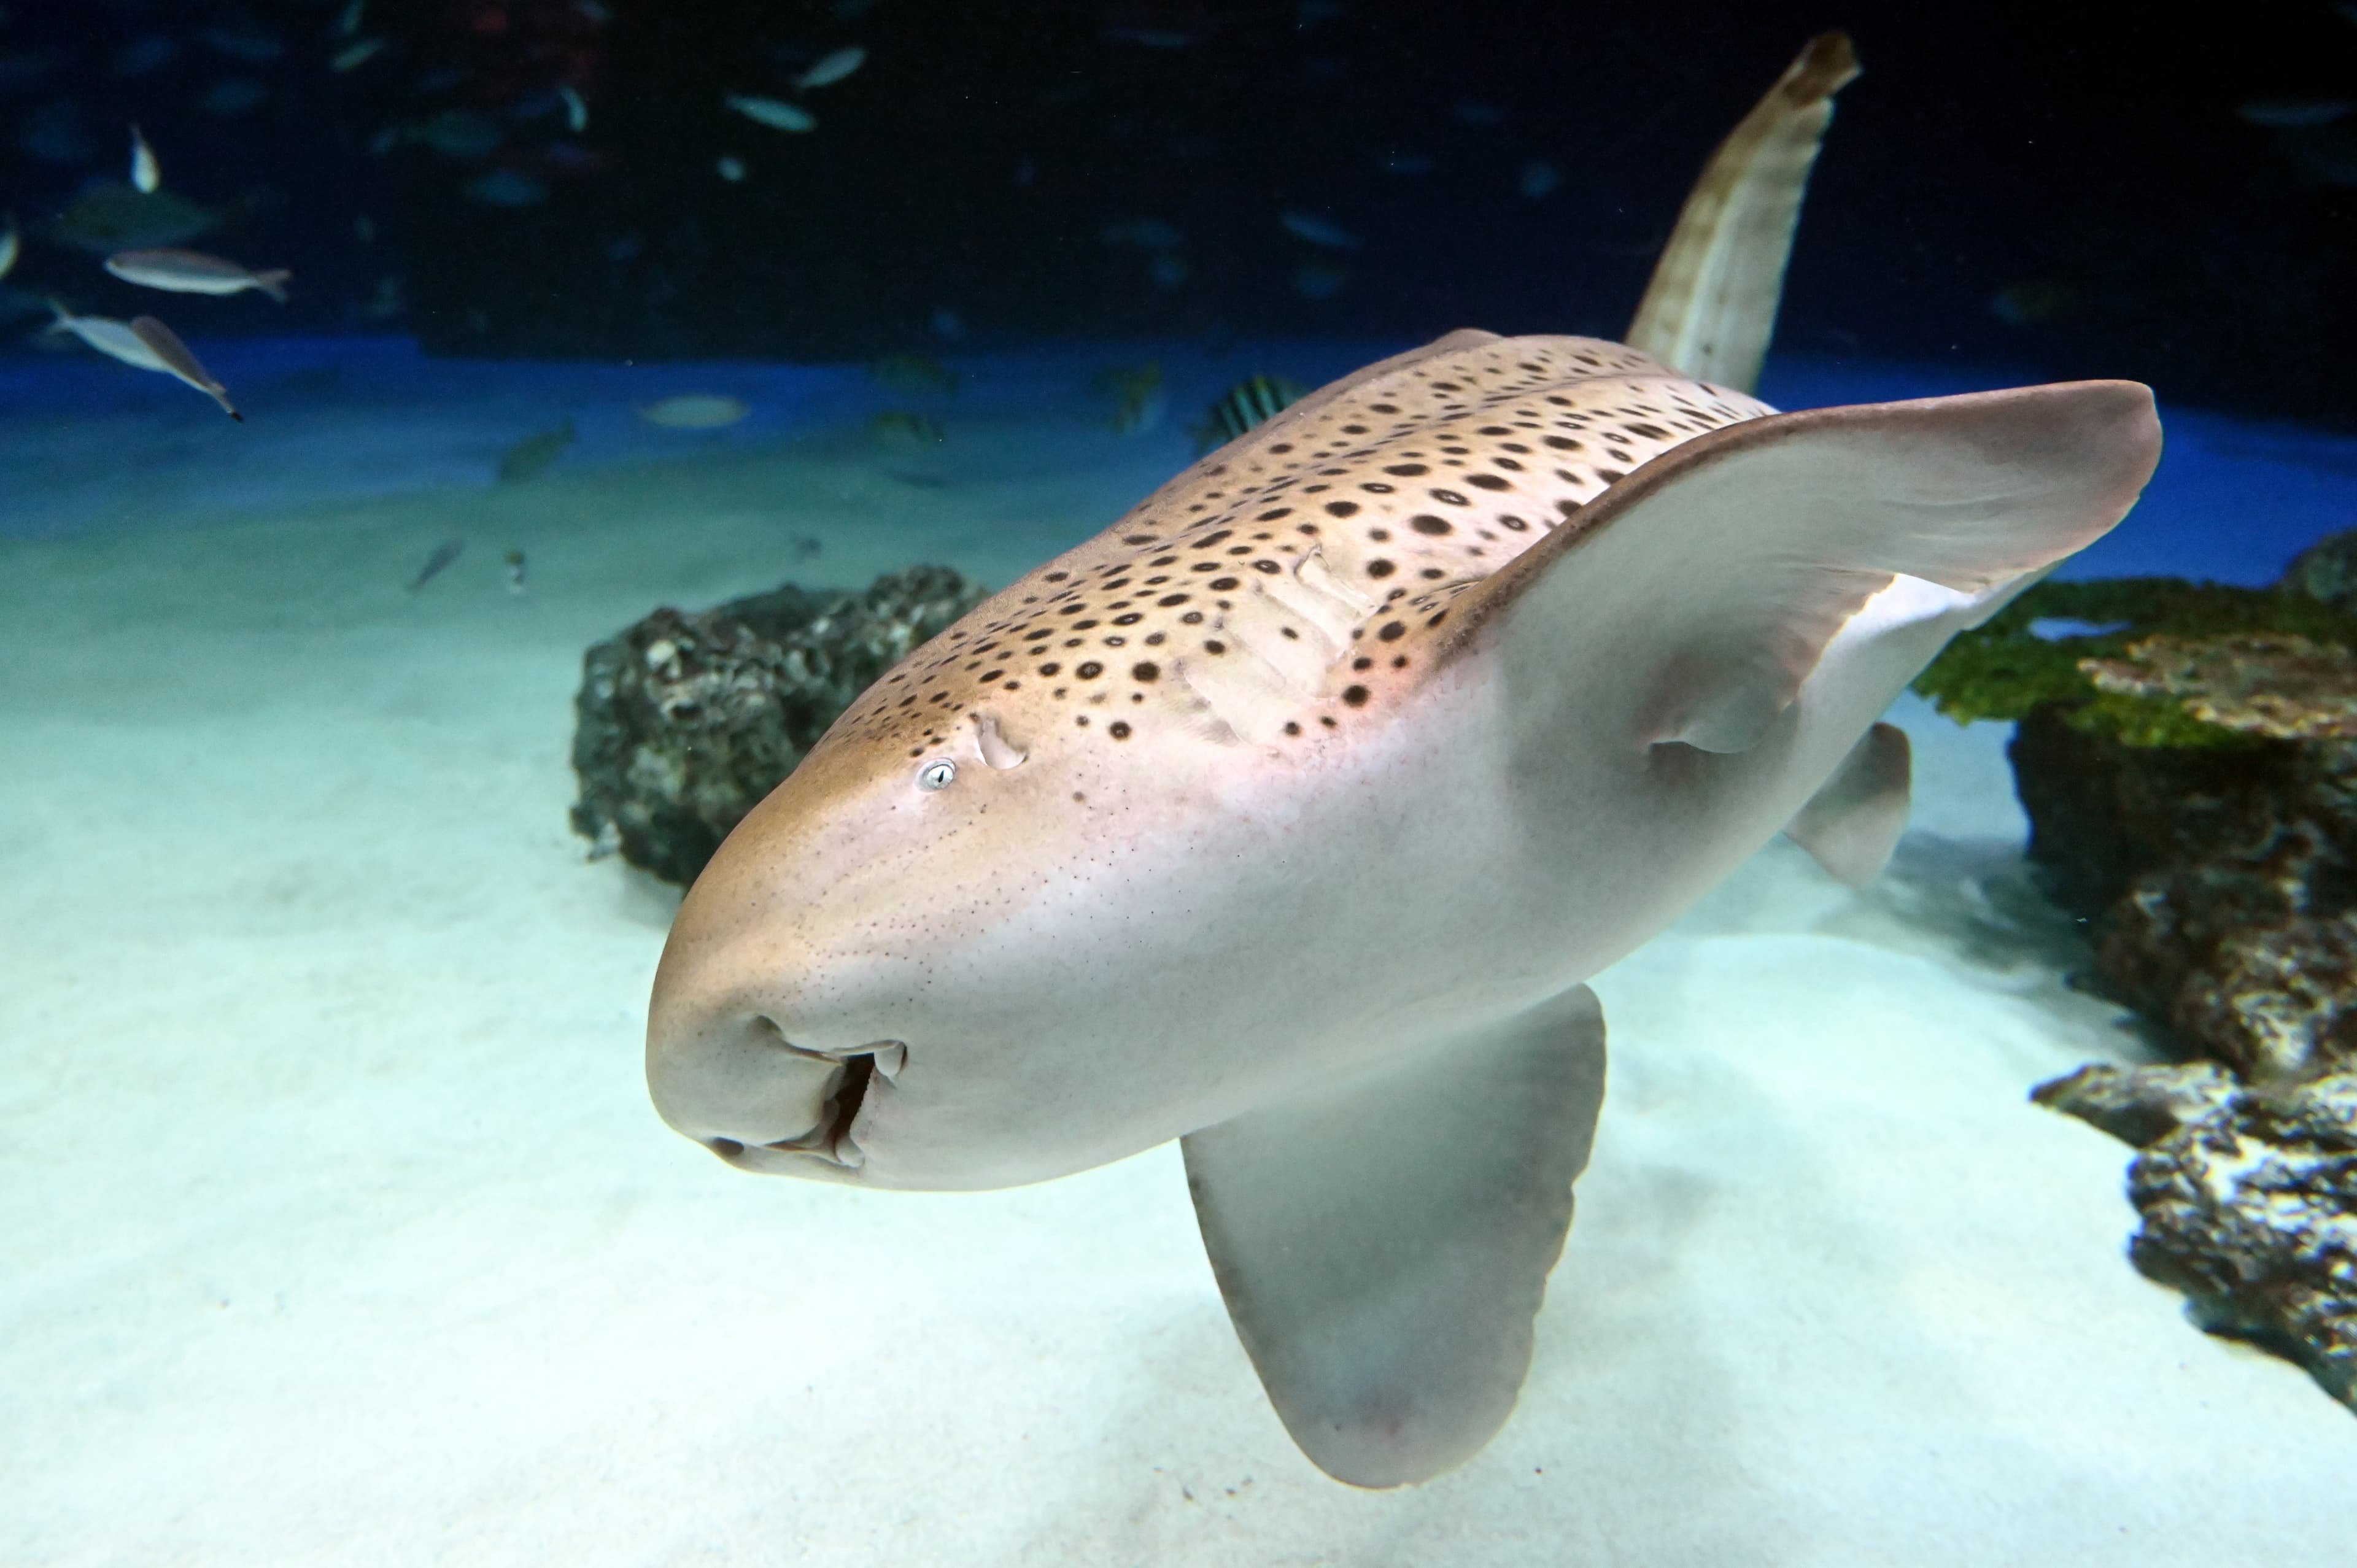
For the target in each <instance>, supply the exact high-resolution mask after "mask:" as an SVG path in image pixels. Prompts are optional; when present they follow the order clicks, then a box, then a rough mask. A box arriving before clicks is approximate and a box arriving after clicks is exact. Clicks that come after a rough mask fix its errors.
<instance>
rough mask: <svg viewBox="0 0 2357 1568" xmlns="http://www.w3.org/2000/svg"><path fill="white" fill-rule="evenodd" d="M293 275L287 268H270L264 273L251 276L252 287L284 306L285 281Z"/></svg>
mask: <svg viewBox="0 0 2357 1568" xmlns="http://www.w3.org/2000/svg"><path fill="white" fill-rule="evenodd" d="M294 275H295V274H294V272H293V271H292V270H291V269H289V268H286V267H272V268H270V269H269V270H268V271H266V272H259V273H256V274H253V286H254V287H256V288H258V289H260V290H261V291H262V292H263V293H264V294H266V295H269V296H270V297H271V298H273V299H274V300H276V301H277V302H278V303H279V304H281V305H284V304H285V303H286V280H287V279H288V278H291V277H293V276H294Z"/></svg>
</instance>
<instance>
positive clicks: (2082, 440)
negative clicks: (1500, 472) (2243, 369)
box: [1436, 381, 2160, 758]
mask: <svg viewBox="0 0 2357 1568" xmlns="http://www.w3.org/2000/svg"><path fill="white" fill-rule="evenodd" d="M2159 456H2160V424H2159V421H2158V418H2156V417H2155V415H2154V413H2153V405H2152V392H2151V391H2150V390H2149V389H2148V388H2146V387H2143V386H2139V385H2137V384H2136V383H2135V382H2133V381H2075V382H2064V383H2061V384H2058V385H2053V386H2040V387H2017V388H2013V389H2011V390H2009V391H2006V392H1972V393H1967V394H1965V395H1963V396H1960V397H1939V398H1923V399H1920V400H1916V401H1912V402H1908V403H1868V404H1862V405H1859V406H1856V407H1848V408H1824V409H1811V410H1809V411H1807V412H1805V413H1780V414H1770V415H1768V416H1767V417H1765V418H1760V419H1753V420H1748V421H1746V422H1744V423H1742V424H1735V425H1730V426H1727V427H1725V428H1723V429H1720V430H1717V431H1714V432H1712V433H1710V434H1708V435H1699V436H1696V437H1695V438H1694V439H1693V440H1691V441H1688V442H1685V443H1684V445H1682V446H1676V447H1674V448H1672V449H1671V450H1670V451H1668V452H1665V453H1663V455H1662V456H1659V457H1656V458H1654V459H1653V460H1652V461H1651V462H1649V463H1646V464H1645V465H1644V466H1643V467H1640V468H1639V469H1637V471H1636V472H1634V473H1632V474H1631V475H1629V476H1628V477H1627V478H1623V479H1620V480H1617V481H1615V482H1614V483H1613V484H1612V485H1611V486H1610V487H1609V489H1606V490H1605V492H1604V493H1603V494H1602V495H1601V496H1598V498H1597V499H1595V500H1594V501H1592V502H1591V503H1589V505H1588V506H1587V508H1586V509H1585V510H1583V511H1582V512H1581V513H1580V514H1579V517H1578V520H1577V521H1578V526H1577V527H1565V528H1560V529H1557V530H1556V531H1555V532H1554V533H1552V534H1550V535H1548V536H1547V537H1546V538H1544V539H1542V540H1540V541H1539V542H1537V543H1535V544H1534V545H1532V546H1531V548H1530V549H1528V550H1526V551H1524V552H1523V553H1522V554H1521V555H1519V556H1516V557H1515V558H1514V559H1513V560H1512V561H1511V562H1509V563H1507V564H1505V565H1504V566H1502V567H1501V568H1500V569H1499V570H1498V571H1497V572H1496V573H1495V574H1494V575H1491V576H1490V577H1489V578H1487V579H1485V580H1484V581H1483V582H1481V583H1480V584H1479V585H1476V586H1475V587H1473V588H1472V589H1470V590H1469V591H1467V592H1466V593H1464V594H1462V595H1461V596H1458V600H1457V602H1456V604H1455V605H1453V606H1452V607H1450V612H1449V613H1450V618H1451V622H1452V624H1453V626H1454V628H1455V630H1454V632H1453V633H1452V634H1450V635H1449V636H1448V639H1447V641H1446V642H1445V643H1444V644H1443V645H1442V646H1441V647H1440V648H1439V649H1437V650H1436V651H1437V660H1436V661H1437V662H1444V663H1445V662H1446V661H1448V660H1452V659H1456V658H1460V657H1465V656H1467V655H1468V654H1472V653H1480V652H1494V653H1495V654H1496V655H1497V657H1498V659H1499V660H1500V663H1501V671H1502V674H1503V677H1504V681H1505V687H1506V691H1507V693H1508V696H1509V713H1510V716H1511V722H1512V724H1513V725H1514V726H1515V735H1514V745H1515V746H1516V749H1517V751H1518V752H1522V753H1524V754H1526V755H1529V756H1532V757H1534V758H1542V757H1551V756H1554V755H1555V754H1558V753H1559V752H1560V751H1561V748H1562V746H1563V745H1564V737H1565V736H1567V735H1590V736H1598V737H1604V736H1617V738H1618V739H1619V740H1620V743H1621V744H1623V745H1625V746H1630V747H1631V748H1632V749H1633V750H1635V751H1638V752H1642V751H1643V749H1644V748H1646V747H1649V746H1656V745H1659V744H1661V743H1663V742H1666V741H1678V742H1683V743H1684V744H1685V745H1688V746H1695V747H1697V748H1699V749H1701V750H1704V751H1713V752H1732V751H1742V750H1745V749H1747V748H1749V747H1750V746H1755V745H1757V744H1758V743H1759V742H1760V739H1761V737H1762V736H1764V735H1765V734H1766V733H1767V731H1768V728H1769V726H1770V725H1771V724H1773V723H1774V722H1775V721H1776V720H1777V719H1778V718H1779V717H1780V716H1781V714H1783V712H1784V710H1785V709H1786V708H1788V707H1790V706H1791V705H1792V701H1793V699H1794V698H1795V697H1796V696H1798V695H1799V693H1800V690H1801V685H1802V682H1804V681H1805V680H1807V679H1808V677H1809V675H1810V674H1811V672H1812V671H1814V670H1815V668H1816V666H1817V662H1818V660H1819V659H1820V658H1821V657H1822V656H1823V654H1824V650H1825V648H1826V646H1827V645H1828V644H1829V643H1830V642H1831V641H1832V640H1833V639H1834V637H1835V634H1836V633H1838V632H1839V631H1841V630H1842V628H1844V627H1845V626H1846V625H1847V624H1848V622H1849V621H1850V620H1851V618H1853V617H1855V616H1856V615H1857V612H1858V611H1859V610H1860V609H1862V608H1863V607H1865V606H1866V604H1867V601H1868V600H1869V599H1872V598H1873V597H1874V596H1876V595H1878V594H1879V593H1880V592H1882V590H1884V589H1885V588H1888V587H1889V586H1891V585H1893V583H1894V582H1895V581H1896V580H1897V579H1898V578H1899V577H1900V576H1901V575H1904V576H1908V577H1911V578H1917V579H1921V581H1923V582H1925V583H1929V584H1932V585H1936V586H1937V587H1938V588H1940V589H1943V590H1946V593H1945V595H1944V596H1943V597H1944V598H1946V599H1947V600H1949V601H1951V602H1952V603H1953V606H1954V607H1955V609H1956V613H1957V614H1958V615H1959V616H1964V615H1969V614H1972V613H1975V612H1977V611H1978V610H1979V609H1981V608H1982V607H1984V603H1983V601H1984V600H1985V598H1986V597H1987V596H2003V595H2006V594H2009V593H2011V592H2014V591H2017V590H2018V586H2019V585H2021V584H2022V583H2023V582H2024V581H2026V580H2027V579H2029V577H2030V575H2032V574H2035V573H2037V572H2039V571H2041V570H2042V569H2044V568H2045V567H2047V566H2049V565H2050V564H2053V563H2054V562H2056V561H2059V560H2061V559H2062V558H2063V557H2064V556H2067V555H2069V554H2072V553H2073V552H2075V551H2078V550H2080V549H2083V548H2084V547H2085V546H2086V545H2088V544H2090V543H2093V542H2094V541H2095V540H2096V539H2098V538H2100V537H2102V536H2103V535H2104V533H2106V532H2109V531H2110V530H2111V528H2112V526H2113V525H2114V524H2115V523H2116V522H2118V521H2119V520H2120V519H2121V518H2122V517H2124V516H2126V514H2127V510H2128V509H2129V508H2130V507H2131V506H2133V505H2135V504H2136V494H2137V492H2138V491H2139V490H2141V489H2143V487H2144V482H2145V480H2146V479H2147V478H2149V477H2150V476H2151V473H2152V470H2153V466H2154V465H2155V464H2156V463H2157V462H2158V461H2159ZM1935 648H1936V645H1934V649H1935ZM1930 651H1931V650H1926V652H1925V655H1924V657H1926V658H1928V657H1929V656H1930ZM1918 667H1920V665H1919V666H1918ZM1912 674H1913V670H1911V669H1910V670H1908V671H1904V672H1903V673H1901V674H1900V675H1899V676H1898V677H1897V678H1896V680H1895V681H1894V682H1893V685H1892V689H1891V691H1890V693H1889V695H1890V696H1895V695H1897V693H1898V690H1899V686H1898V683H1897V682H1903V681H1904V680H1906V679H1907V678H1909V677H1910V676H1911V675H1912ZM1888 700H1889V698H1888V697H1885V698H1883V699H1882V701H1884V702H1887V701H1888ZM1880 705H1881V703H1880V702H1878V703H1876V706H1877V707H1879V706H1880Z"/></svg>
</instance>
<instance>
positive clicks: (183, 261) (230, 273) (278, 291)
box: [0, 251, 295, 305]
mask: <svg viewBox="0 0 2357 1568" xmlns="http://www.w3.org/2000/svg"><path fill="white" fill-rule="evenodd" d="M0 270H5V269H0ZM106 270H107V271H108V272H111V273H113V274H114V275H115V276H116V277H119V278H121V279H122V280H123V281H124V282H125V283H135V284H137V285H139V286H140V287H142V288H160V289H164V290H167V291H168V292H170V293H172V294H215V295H220V294H240V293H242V292H244V291H245V290H247V289H249V288H258V289H260V290H261V291H262V292H263V293H264V294H266V295H269V296H270V297H271V298H273V299H274V300H276V301H277V302H278V303H279V304H281V305H284V304H285V303H286V290H285V286H284V285H285V282H286V280H287V279H288V278H290V277H293V276H294V275H295V274H293V273H291V272H289V271H287V270H286V269H285V267H270V268H267V269H265V270H264V271H262V272H255V271H253V269H252V268H250V267H245V266H242V265H240V264H239V263H236V262H231V261H225V260H223V259H222V258H221V257H220V256H209V255H206V254H205V253H204V252H201V251H117V252H115V253H114V254H113V255H111V256H109V257H107V258H106Z"/></svg>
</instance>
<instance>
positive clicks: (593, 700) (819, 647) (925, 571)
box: [572, 566, 987, 886]
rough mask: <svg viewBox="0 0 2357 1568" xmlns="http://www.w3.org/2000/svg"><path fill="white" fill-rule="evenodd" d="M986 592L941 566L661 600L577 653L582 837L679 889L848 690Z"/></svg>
mask: <svg viewBox="0 0 2357 1568" xmlns="http://www.w3.org/2000/svg"><path fill="white" fill-rule="evenodd" d="M986 593H987V590H985V589H984V588H981V587H978V586H976V585H974V584H972V583H969V582H967V581H966V580H965V579H964V578H963V577H961V576H960V575H958V574H956V573H955V572H952V571H951V570H949V569H948V568H947V567H944V566H915V567H911V568H909V570H907V571H905V572H895V573H891V574H888V575H885V576H882V577H878V578H877V580H876V582H875V584H874V585H873V586H871V587H869V588H868V589H867V591H866V593H863V594H831V595H818V594H812V593H807V592H805V591H803V590H802V589H801V588H797V587H794V586H792V585H787V586H785V587H781V588H779V589H778V590H776V591H775V592H773V593H768V594H759V595H755V596H752V597H750V598H744V599H737V600H735V601H732V602H731V603H728V604H725V605H722V606H721V607H719V608H717V609H713V610H706V611H704V612H703V613H701V614H697V615H687V614H683V613H682V612H680V611H678V610H674V609H659V610H657V611H655V613H654V614H652V615H651V616H649V617H647V618H645V619H644V620H642V621H640V622H639V623H638V624H637V625H635V626H633V627H630V628H629V629H628V630H626V631H624V632H622V633H621V634H620V635H619V636H617V637H614V638H610V639H608V640H606V641H604V642H601V643H599V644H597V646H596V647H594V648H592V649H590V650H589V651H588V653H587V655H586V656H585V657H584V659H583V660H582V680H581V690H580V693H579V694H578V695H577V696H576V698H575V699H574V712H575V714H576V728H575V731H574V736H573V769H574V772H575V774H576V776H578V778H579V779H580V782H581V799H580V800H579V801H577V802H576V804H575V805H574V807H573V813H572V816H573V827H574V831H576V832H579V833H580V834H582V835H583V836H584V837H586V838H588V839H591V840H593V841H595V842H596V843H598V844H599V845H601V846H603V847H608V848H612V849H617V850H619V852H620V854H621V855H622V857H623V858H624V859H625V860H628V861H629V862H630V864H631V865H637V866H640V867H643V868H644V869H645V870H648V871H651V872H652V873H653V874H654V875H657V876H660V877H662V878H663V879H664V880H665V881H668V882H676V883H679V884H680V885H682V886H685V885H686V884H688V883H690V882H693V881H694V880H695V875H696V873H698V872H699V871H702V870H703V869H704V863H705V861H707V860H709V859H711V858H712V852H713V851H714V850H716V849H718V848H719V847H720V841H721V840H722V839H724V838H726V836H727V835H728V830H729V829H731V828H733V827H735V826H736V825H737V822H740V821H741V820H743V818H744V816H745V813H746V812H748V811H751V810H752V809H753V808H754V807H755V806H756V805H758V804H759V802H760V800H761V798H762V797H763V796H765V795H767V794H768V793H769V792H770V790H771V789H776V788H777V786H778V784H779V782H780V780H781V779H784V778H785V776H786V775H787V774H789V773H791V772H792V771H793V769H794V766H795V764H797V763H799V762H800V761H801V760H802V754H803V753H804V752H806V751H808V750H809V749H810V748H811V746H813V744H815V743H816V741H817V740H818V737H819V736H822V735H823V734H825V733H826V728H827V726H828V725H831V724H833V723H834V720H835V715H836V714H840V713H842V712H843V710H844V709H845V708H846V707H848V706H850V705H851V702H852V699H853V698H855V697H856V696H858V695H859V693H861V692H863V691H865V690H866V689H867V687H868V685H869V684H870V683H871V682H874V681H876V680H877V677H879V676H881V675H882V674H883V673H884V672H885V671H888V670H889V669H890V668H891V667H892V666H893V665H895V664H897V663H899V661H900V660H902V659H903V658H905V657H907V655H908V654H909V651H910V650H913V649H914V648H916V647H917V646H918V645H919V644H920V643H922V642H925V641H926V640H928V639H931V638H932V637H933V636H934V635H935V634H937V633H939V632H940V631H942V629H943V628H946V627H948V626H949V625H950V623H951V622H952V621H954V620H956V619H957V618H959V617H960V616H963V614H965V612H966V611H967V610H969V609H972V608H973V607H974V606H975V605H977V604H979V603H981V602H982V600H983V598H984V597H985V595H986Z"/></svg>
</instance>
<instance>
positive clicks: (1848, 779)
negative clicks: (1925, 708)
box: [1784, 724, 1913, 887]
mask: <svg viewBox="0 0 2357 1568" xmlns="http://www.w3.org/2000/svg"><path fill="white" fill-rule="evenodd" d="M1911 757H1912V753H1911V752H1910V750H1909V748H1908V745H1907V732H1906V731H1905V730H1902V729H1900V727H1899V726H1898V725H1882V724H1878V725H1875V726H1874V727H1873V728H1872V729H1870V730H1867V732H1866V734H1865V736H1863V737H1861V738H1860V739H1859V741H1858V743H1857V745H1856V746H1852V747H1851V748H1850V753H1849V755H1848V756H1847V757H1844V758H1843V759H1842V765H1841V767H1840V768H1836V769H1835V772H1834V776H1833V777H1832V778H1831V779H1826V780H1825V782H1824V787H1823V788H1822V789H1819V790H1818V791H1817V792H1816V793H1815V794H1813V795H1812V796H1810V797H1809V803H1808V804H1807V805H1805V806H1803V807H1802V808H1801V810H1800V813H1799V815H1797V816H1795V817H1794V818H1793V819H1792V821H1791V822H1787V823H1785V824H1784V836H1785V837H1787V838H1789V839H1791V840H1792V842H1793V843H1796V844H1799V845H1800V846H1801V847H1802V848H1803V849H1804V850H1807V851H1808V852H1809V854H1811V855H1812V856H1813V857H1814V858H1815V860H1816V863H1817V864H1818V865H1822V866H1824V868H1825V870H1826V872H1827V873H1828V874H1829V875H1831V876H1832V877H1833V878H1834V880H1835V881H1836V882H1840V883H1843V884H1845V885H1846V886H1851V887H1864V886H1867V884H1868V883H1870V882H1872V881H1873V880H1874V879H1875V878H1876V877H1878V876H1879V875H1882V868H1883V867H1884V866H1885V865H1889V862H1890V852H1891V851H1892V850H1894V849H1896V848H1898V847H1899V835H1900V833H1901V832H1905V831H1906V827H1907V790H1908V783H1909V776H1910V773H1911V772H1912V771H1913V767H1912V762H1911V760H1910V759H1911Z"/></svg>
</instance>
